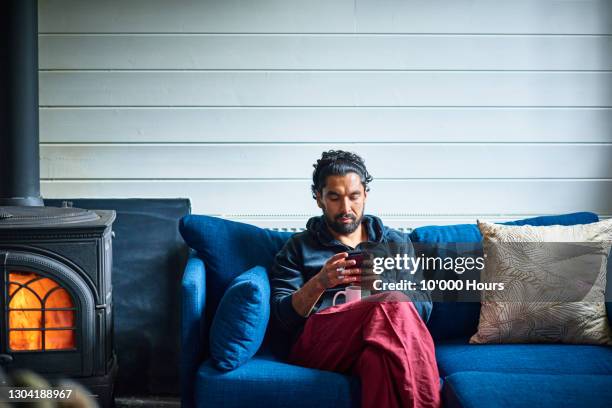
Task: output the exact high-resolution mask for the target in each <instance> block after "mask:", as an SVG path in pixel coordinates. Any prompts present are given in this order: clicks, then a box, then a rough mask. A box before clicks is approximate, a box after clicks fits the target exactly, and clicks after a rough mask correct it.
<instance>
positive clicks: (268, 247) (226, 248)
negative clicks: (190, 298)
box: [179, 215, 292, 321]
mask: <svg viewBox="0 0 612 408" xmlns="http://www.w3.org/2000/svg"><path fill="white" fill-rule="evenodd" d="M179 231H180V233H181V235H182V236H183V239H184V240H185V242H187V245H189V246H190V247H191V248H193V249H194V250H195V251H197V253H198V255H199V256H200V257H201V258H202V259H203V260H204V264H205V266H206V297H207V299H206V315H207V318H208V321H210V318H212V316H214V312H215V311H216V309H217V305H218V304H219V301H220V300H221V296H223V294H224V293H225V290H226V289H227V287H228V285H229V284H230V282H231V281H232V280H233V279H234V278H235V277H236V276H238V275H239V274H241V273H242V272H244V271H246V270H248V269H251V268H252V267H254V266H256V265H260V266H263V267H264V268H266V269H269V268H270V267H271V266H272V263H273V262H274V256H275V255H276V253H277V252H278V251H279V250H280V249H281V247H282V246H283V245H284V244H285V241H286V240H287V239H289V237H290V236H291V235H292V233H290V232H277V231H272V230H268V229H263V228H259V227H256V226H254V225H249V224H244V223H240V222H235V221H229V220H224V219H222V218H217V217H209V216H206V215H186V216H184V217H183V218H182V219H181V221H180V223H179Z"/></svg>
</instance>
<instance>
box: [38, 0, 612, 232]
mask: <svg viewBox="0 0 612 408" xmlns="http://www.w3.org/2000/svg"><path fill="white" fill-rule="evenodd" d="M39 31H40V34H39V49H40V51H39V64H40V98H39V100H40V135H41V150H40V152H41V177H42V192H43V195H44V196H45V197H49V198H51V197H75V198H77V197H189V198H191V200H192V206H193V211H194V212H196V213H206V214H214V215H224V216H227V217H231V218H234V219H240V220H247V221H249V222H253V223H256V224H260V225H266V226H270V225H274V226H278V225H287V226H302V225H303V223H304V219H305V218H306V217H307V216H309V215H313V214H318V213H319V210H318V209H317V207H316V205H315V204H314V201H313V200H312V198H311V197H310V191H309V189H310V187H309V186H310V181H309V178H310V176H311V172H312V163H313V162H314V161H315V160H316V159H317V158H318V157H319V156H320V153H321V151H323V150H327V149H330V148H342V149H347V150H352V151H355V152H358V153H359V154H361V155H362V156H363V157H364V158H365V159H366V162H367V164H368V167H369V168H370V170H371V172H372V174H373V175H374V177H375V181H374V183H373V185H372V193H371V195H370V198H369V202H368V211H369V212H372V213H376V214H379V215H381V216H383V217H384V218H385V219H386V220H388V222H389V223H390V224H392V225H393V224H395V225H406V224H410V225H413V226H416V225H422V224H430V223H455V222H474V220H475V218H477V217H480V218H488V219H510V218H519V217H523V216H528V215H536V214H547V213H562V212H571V211H581V210H588V211H595V212H597V213H599V214H600V215H602V216H610V215H612V2H610V1H606V0H601V1H592V0H565V1H557V0H524V1H521V0H517V1H512V2H502V1H490V0H434V1H411V0H351V1H348V0H316V1H297V0H259V1H248V0H217V1H210V0H208V1H195V0H193V1H188V0H180V1H179V0H175V1H164V0H129V1H125V0H123V1H119V0H107V1H102V0H98V1H94V0H87V1H85V0H40V1H39ZM280 219H282V220H280Z"/></svg>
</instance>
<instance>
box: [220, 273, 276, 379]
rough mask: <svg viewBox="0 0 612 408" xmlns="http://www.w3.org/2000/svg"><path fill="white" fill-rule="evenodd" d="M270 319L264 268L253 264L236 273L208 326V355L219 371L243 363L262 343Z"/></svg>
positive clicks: (234, 367) (268, 285)
mask: <svg viewBox="0 0 612 408" xmlns="http://www.w3.org/2000/svg"><path fill="white" fill-rule="evenodd" d="M269 318H270V283H269V281H268V274H267V272H266V269H265V268H264V267H262V266H255V267H253V268H251V269H249V270H248V271H246V272H244V273H243V274H241V275H239V276H237V277H236V278H235V279H234V280H233V281H232V282H231V283H230V286H229V288H228V289H227V290H226V291H225V294H224V295H223V297H222V298H221V302H220V303H219V307H218V308H217V313H216V314H215V318H214V319H213V322H212V326H211V328H210V356H211V358H212V362H213V364H214V365H215V367H217V368H218V369H219V370H222V371H230V370H234V369H236V368H238V367H240V366H241V365H243V364H244V363H246V362H247V361H248V360H249V359H250V358H251V357H253V355H254V354H255V353H256V352H257V350H258V349H259V347H260V346H261V343H262V342H263V339H264V335H265V333H266V327H267V326H268V320H269Z"/></svg>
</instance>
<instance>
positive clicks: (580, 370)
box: [179, 213, 612, 408]
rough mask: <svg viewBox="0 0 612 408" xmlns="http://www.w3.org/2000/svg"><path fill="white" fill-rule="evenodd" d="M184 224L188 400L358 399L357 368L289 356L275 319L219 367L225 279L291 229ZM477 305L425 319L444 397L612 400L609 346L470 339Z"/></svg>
mask: <svg viewBox="0 0 612 408" xmlns="http://www.w3.org/2000/svg"><path fill="white" fill-rule="evenodd" d="M597 220H598V218H597V215H595V214H592V213H574V214H567V215H561V216H550V217H538V218H532V219H527V220H521V221H514V222H511V223H508V224H519V225H520V224H531V225H552V224H562V225H571V224H585V223H590V222H595V221H597ZM179 227H180V228H179V229H180V232H181V234H182V236H183V237H184V238H185V240H186V241H187V243H188V244H189V245H190V246H191V248H193V249H194V251H193V253H192V255H191V257H190V258H189V260H188V263H187V266H186V268H185V272H184V276H183V281H182V318H181V324H182V331H181V345H182V350H181V367H180V369H181V386H182V404H183V406H184V407H193V406H197V407H217V406H224V407H243V406H252V405H256V406H270V407H292V408H299V407H334V408H343V407H351V406H359V405H360V389H361V385H360V382H359V380H358V379H357V378H354V377H350V376H347V375H342V374H338V373H333V372H327V371H320V370H314V369H309V368H303V367H298V366H294V365H290V364H287V363H285V362H284V361H283V358H284V356H286V352H287V350H288V348H287V347H288V343H287V341H288V340H287V339H285V338H284V337H283V335H282V334H281V333H280V332H277V331H275V330H274V328H273V327H271V326H269V327H268V331H267V333H266V337H265V339H264V343H263V345H262V347H261V348H260V350H259V351H258V352H257V354H256V355H255V356H254V357H253V358H252V359H250V360H249V361H248V362H247V363H246V364H244V365H242V366H241V367H239V368H237V369H236V370H233V371H229V372H222V371H219V370H217V369H216V368H214V366H213V365H212V363H211V360H210V358H208V357H209V350H208V331H209V329H210V322H211V321H212V318H213V317H214V313H215V310H216V308H217V306H218V304H219V301H220V299H221V297H222V295H223V293H224V291H225V289H226V288H227V286H228V285H229V283H230V282H231V281H232V279H233V278H234V277H236V276H237V275H239V274H240V273H242V272H244V271H246V270H248V269H250V268H252V267H253V266H256V265H261V266H264V267H269V266H270V265H271V264H272V262H273V260H274V255H275V254H276V252H277V251H278V250H279V249H280V248H281V246H282V245H283V243H284V242H285V241H286V240H287V239H288V238H289V236H290V235H291V234H290V233H286V232H276V231H270V230H266V229H261V228H257V227H255V226H252V225H247V224H241V223H236V222H232V221H227V220H222V219H219V218H214V217H207V216H200V215H188V216H185V217H183V219H182V220H181V222H180V226H179ZM410 238H411V240H412V241H413V242H415V243H423V242H427V243H452V242H463V243H472V244H473V245H474V248H475V250H478V249H479V246H480V240H481V236H480V233H479V231H478V229H477V227H476V225H474V224H463V225H452V226H439V227H438V226H432V227H421V228H416V229H415V230H413V231H412V233H411V234H410ZM446 249H448V248H446ZM480 250H482V249H481V248H480ZM609 280H610V279H609ZM608 306H610V305H608ZM479 311H480V304H479V303H474V302H471V303H466V302H437V303H434V308H433V311H432V315H431V318H430V319H429V321H428V322H427V325H428V328H429V329H430V332H431V334H432V337H433V338H434V341H435V343H436V356H437V362H438V368H439V371H440V376H441V383H442V388H441V393H442V399H443V402H444V404H445V406H447V407H463V408H467V407H473V408H479V407H535V406H542V407H544V406H545V407H581V406H585V407H587V406H588V407H608V406H612V347H605V346H594V345H567V344H512V345H510V344H508V345H505V344H504V345H471V344H468V339H469V337H470V336H471V335H472V334H473V333H475V331H476V327H477V324H478V318H479ZM609 312H610V309H609ZM609 317H610V313H609Z"/></svg>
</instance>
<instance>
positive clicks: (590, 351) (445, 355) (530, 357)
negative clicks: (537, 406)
mask: <svg viewBox="0 0 612 408" xmlns="http://www.w3.org/2000/svg"><path fill="white" fill-rule="evenodd" d="M467 341H468V340H467V339H463V340H449V341H443V342H440V343H438V344H436V359H437V361H438V368H439V370H440V375H441V376H443V377H446V376H448V375H451V374H454V373H457V372H461V371H487V372H491V371H494V372H500V373H532V374H603V375H606V374H607V375H612V347H609V346H596V345H582V344H468V342H467Z"/></svg>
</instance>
